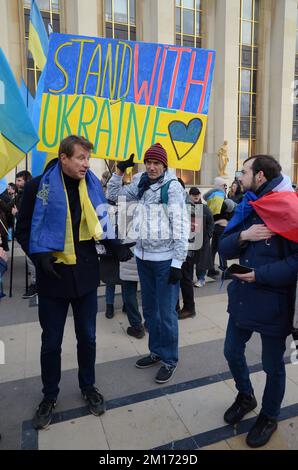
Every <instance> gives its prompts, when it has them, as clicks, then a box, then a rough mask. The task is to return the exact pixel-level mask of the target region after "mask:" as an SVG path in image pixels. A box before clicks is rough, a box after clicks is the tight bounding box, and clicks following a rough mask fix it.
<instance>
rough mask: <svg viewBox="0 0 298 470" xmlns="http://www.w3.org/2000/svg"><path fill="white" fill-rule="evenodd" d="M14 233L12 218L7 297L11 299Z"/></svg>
mask: <svg viewBox="0 0 298 470" xmlns="http://www.w3.org/2000/svg"><path fill="white" fill-rule="evenodd" d="M14 233H15V217H13V224H12V241H11V260H10V277H9V297H12V280H13V259H14Z"/></svg>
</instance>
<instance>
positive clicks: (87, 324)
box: [38, 290, 97, 399]
mask: <svg viewBox="0 0 298 470" xmlns="http://www.w3.org/2000/svg"><path fill="white" fill-rule="evenodd" d="M69 305H71V306H72V310H73V318H74V325H75V333H76V338H77V358H78V365H79V385H80V388H81V390H84V389H86V388H88V387H92V386H93V385H94V383H95V358H96V333H95V332H96V314H97V291H96V290H93V291H91V292H90V293H88V294H86V295H84V296H83V297H79V298H76V299H63V298H54V297H44V296H39V298H38V313H39V322H40V325H41V328H42V335H41V355H40V362H41V378H42V383H43V390H42V391H43V394H44V396H45V397H46V398H51V399H55V398H56V397H57V395H58V393H59V387H58V385H59V382H60V378H61V345H62V339H63V332H64V326H65V321H66V317H67V311H68V307H69Z"/></svg>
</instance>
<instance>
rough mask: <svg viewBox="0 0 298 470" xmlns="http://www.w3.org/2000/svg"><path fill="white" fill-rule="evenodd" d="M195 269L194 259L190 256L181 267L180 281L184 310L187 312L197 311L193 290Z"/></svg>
mask: <svg viewBox="0 0 298 470" xmlns="http://www.w3.org/2000/svg"><path fill="white" fill-rule="evenodd" d="M193 268H194V261H193V258H190V257H189V256H188V257H187V258H186V260H185V261H184V263H183V264H182V267H181V270H182V279H181V281H180V287H181V293H182V298H183V304H184V308H185V310H190V311H192V310H194V309H195V301H194V288H193Z"/></svg>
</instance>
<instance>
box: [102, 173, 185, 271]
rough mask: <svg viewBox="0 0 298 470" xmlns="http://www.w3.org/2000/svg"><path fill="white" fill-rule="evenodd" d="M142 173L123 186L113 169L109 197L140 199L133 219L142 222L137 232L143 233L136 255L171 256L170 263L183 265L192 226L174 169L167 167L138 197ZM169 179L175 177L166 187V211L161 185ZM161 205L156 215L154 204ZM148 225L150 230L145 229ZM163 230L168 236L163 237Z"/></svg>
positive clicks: (150, 258)
mask: <svg viewBox="0 0 298 470" xmlns="http://www.w3.org/2000/svg"><path fill="white" fill-rule="evenodd" d="M140 177H141V174H140V175H139V177H138V178H134V179H133V181H132V183H131V184H129V185H126V186H122V177H121V176H118V175H116V174H115V173H114V174H113V176H112V178H111V179H110V181H109V183H108V198H109V199H111V200H112V201H115V202H118V197H119V196H123V197H126V201H127V202H130V201H136V202H137V203H138V208H137V209H136V210H135V214H134V219H135V220H134V222H135V223H136V221H137V223H136V225H137V224H139V229H138V232H139V233H140V234H141V235H140V236H139V238H138V239H137V240H136V247H135V250H134V252H135V256H137V257H138V258H140V259H142V260H148V261H164V260H172V263H171V266H173V267H176V268H181V265H182V263H183V261H184V260H185V258H186V255H187V250H188V237H189V230H190V221H189V217H188V213H187V208H186V204H185V193H184V190H183V188H182V186H181V185H180V183H179V181H178V180H177V178H176V176H175V175H174V174H173V173H172V172H171V171H166V172H165V175H164V178H163V180H161V181H158V182H156V183H155V184H152V185H151V186H150V188H149V189H148V190H147V191H145V192H144V194H143V195H142V197H141V198H140V199H139V198H138V193H139V188H138V183H139V180H140ZM170 180H173V181H171V183H170V185H169V188H168V191H167V193H168V203H167V211H165V210H164V208H163V207H162V204H161V187H162V186H163V185H165V184H166V183H167V182H168V181H170ZM158 205H159V206H160V208H161V210H160V212H159V215H158V216H157V215H156V214H157V212H156V211H155V208H158ZM148 226H150V230H149V231H146V229H147V227H148ZM135 233H136V232H135ZM144 233H145V234H146V235H145V236H144V235H143V234H144ZM148 233H149V235H148ZM160 233H162V234H166V236H161V237H160V236H159V234H160Z"/></svg>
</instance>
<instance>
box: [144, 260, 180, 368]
mask: <svg viewBox="0 0 298 470" xmlns="http://www.w3.org/2000/svg"><path fill="white" fill-rule="evenodd" d="M136 260H137V266H138V272H139V276H140V281H141V293H142V305H143V315H144V319H145V322H146V325H147V327H148V332H149V350H150V353H151V354H153V355H155V356H158V357H160V358H161V360H162V362H163V363H164V364H165V365H168V366H175V365H176V364H177V362H178V317H177V312H176V304H177V300H178V295H179V282H176V284H168V279H169V274H170V267H171V262H172V260H166V261H144V260H141V259H139V258H136Z"/></svg>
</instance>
